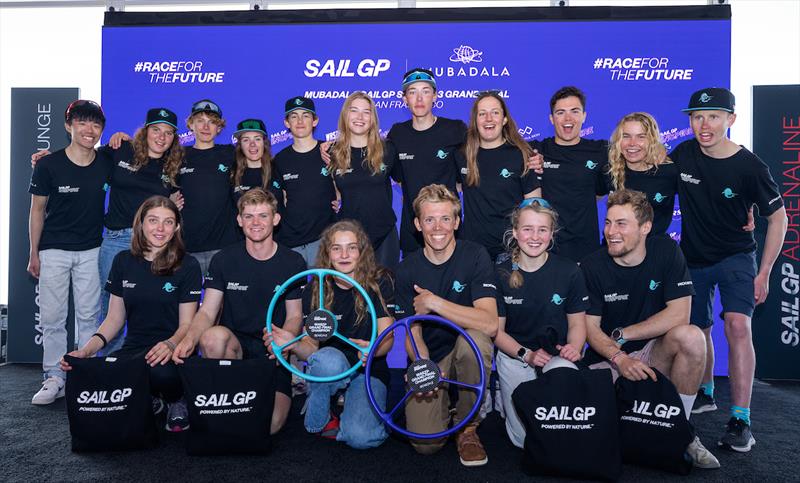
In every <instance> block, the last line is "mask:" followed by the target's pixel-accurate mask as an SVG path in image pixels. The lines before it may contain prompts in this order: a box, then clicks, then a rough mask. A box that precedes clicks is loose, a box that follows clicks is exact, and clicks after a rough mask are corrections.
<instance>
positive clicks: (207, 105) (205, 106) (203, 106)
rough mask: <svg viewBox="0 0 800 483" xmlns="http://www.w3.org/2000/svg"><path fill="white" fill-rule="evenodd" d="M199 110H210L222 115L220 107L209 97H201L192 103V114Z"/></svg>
mask: <svg viewBox="0 0 800 483" xmlns="http://www.w3.org/2000/svg"><path fill="white" fill-rule="evenodd" d="M199 112H210V113H213V114H216V115H217V116H219V117H222V109H220V108H219V106H218V105H217V104H216V103H215V102H214V101H212V100H209V99H203V100H202V101H197V102H195V103H194V104H192V114H197V113H199Z"/></svg>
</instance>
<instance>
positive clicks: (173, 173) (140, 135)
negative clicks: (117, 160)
mask: <svg viewBox="0 0 800 483" xmlns="http://www.w3.org/2000/svg"><path fill="white" fill-rule="evenodd" d="M162 125H163V124H162ZM151 128H153V126H152V125H151V126H146V127H141V128H139V129H137V130H136V133H135V134H134V135H133V140H132V141H131V145H132V146H133V169H134V170H136V171H138V170H139V169H141V168H143V167H144V166H147V163H148V162H150V156H149V154H148V147H147V131H148V130H149V129H151ZM185 155H186V151H185V150H184V149H183V146H181V143H180V142H179V141H178V133H177V132H173V137H172V144H170V146H169V149H167V151H166V152H165V153H164V155H163V156H162V157H161V159H163V160H164V166H163V167H162V168H161V171H162V172H163V173H164V174H165V175H167V178H169V184H171V185H172V186H178V184H177V181H175V180H176V179H177V177H178V171H179V170H180V169H181V163H182V162H183V158H184V156H185Z"/></svg>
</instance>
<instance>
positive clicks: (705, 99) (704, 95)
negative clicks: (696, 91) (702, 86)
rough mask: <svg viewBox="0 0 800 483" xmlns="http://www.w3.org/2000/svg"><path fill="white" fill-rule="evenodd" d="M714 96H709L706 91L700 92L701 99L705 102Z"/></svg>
mask: <svg viewBox="0 0 800 483" xmlns="http://www.w3.org/2000/svg"><path fill="white" fill-rule="evenodd" d="M713 98H714V96H709V95H708V94H706V93H705V92H704V93H702V94H700V99H699V101H700V102H702V103H703V104H705V103H706V102H708V101H710V100H711V99H713Z"/></svg>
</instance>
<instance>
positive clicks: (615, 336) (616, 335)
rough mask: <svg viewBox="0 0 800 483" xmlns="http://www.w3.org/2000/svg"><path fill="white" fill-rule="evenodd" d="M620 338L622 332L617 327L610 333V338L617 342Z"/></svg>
mask: <svg viewBox="0 0 800 483" xmlns="http://www.w3.org/2000/svg"><path fill="white" fill-rule="evenodd" d="M621 337H622V330H620V328H619V327H617V328H616V329H614V330H612V331H611V338H612V339H614V340H619V339H620V338H621Z"/></svg>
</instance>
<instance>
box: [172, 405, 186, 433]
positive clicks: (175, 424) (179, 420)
mask: <svg viewBox="0 0 800 483" xmlns="http://www.w3.org/2000/svg"><path fill="white" fill-rule="evenodd" d="M187 429H189V411H188V410H187V409H186V401H184V400H183V399H181V400H180V401H176V402H174V403H168V404H167V431H169V432H171V433H179V432H181V431H186V430H187Z"/></svg>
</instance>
